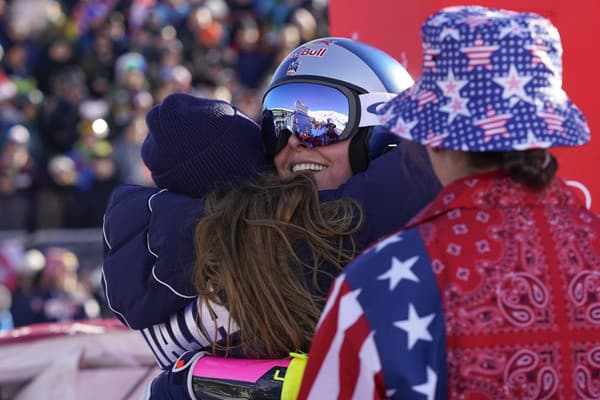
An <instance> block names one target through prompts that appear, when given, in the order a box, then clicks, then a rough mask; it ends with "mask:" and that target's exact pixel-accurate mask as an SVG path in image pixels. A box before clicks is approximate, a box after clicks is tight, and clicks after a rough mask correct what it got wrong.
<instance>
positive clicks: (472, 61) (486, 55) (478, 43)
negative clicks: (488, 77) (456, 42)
mask: <svg viewBox="0 0 600 400" xmlns="http://www.w3.org/2000/svg"><path fill="white" fill-rule="evenodd" d="M498 47H499V46H486V45H485V44H484V43H483V39H482V38H481V36H480V35H477V37H476V38H475V42H474V43H473V46H471V47H462V48H461V49H460V51H461V52H463V53H465V54H466V56H467V57H468V58H469V64H468V65H467V70H468V71H470V70H472V69H473V68H475V67H476V66H478V65H482V66H484V67H485V68H487V69H492V68H493V65H492V62H491V61H490V56H491V55H492V53H493V52H494V51H496V50H497V49H498Z"/></svg>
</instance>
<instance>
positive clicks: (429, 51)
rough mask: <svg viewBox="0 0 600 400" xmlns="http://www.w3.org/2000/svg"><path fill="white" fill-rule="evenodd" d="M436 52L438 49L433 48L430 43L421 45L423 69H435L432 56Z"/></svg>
mask: <svg viewBox="0 0 600 400" xmlns="http://www.w3.org/2000/svg"><path fill="white" fill-rule="evenodd" d="M438 54H440V50H439V49H434V48H433V47H431V44H429V43H425V44H424V45H423V69H425V68H431V69H435V60H434V59H433V57H434V56H437V55H438Z"/></svg>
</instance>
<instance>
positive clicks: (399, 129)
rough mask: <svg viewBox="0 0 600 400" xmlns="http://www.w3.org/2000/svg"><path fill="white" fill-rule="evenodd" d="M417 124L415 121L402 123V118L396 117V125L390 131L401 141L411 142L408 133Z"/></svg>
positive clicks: (410, 136)
mask: <svg viewBox="0 0 600 400" xmlns="http://www.w3.org/2000/svg"><path fill="white" fill-rule="evenodd" d="M418 122H419V121H418V120H416V119H415V120H414V121H410V122H406V121H404V118H402V117H398V120H397V121H396V125H394V126H393V127H392V129H391V131H392V133H394V134H396V135H398V136H400V137H401V138H403V139H407V140H413V138H412V135H411V134H410V131H411V129H412V128H414V127H415V125H417V123H418Z"/></svg>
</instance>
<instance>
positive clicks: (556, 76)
mask: <svg viewBox="0 0 600 400" xmlns="http://www.w3.org/2000/svg"><path fill="white" fill-rule="evenodd" d="M422 37H423V48H424V49H426V50H425V55H424V62H423V72H422V75H421V77H420V78H419V79H418V80H417V81H416V83H415V85H414V86H413V88H411V89H410V90H408V91H406V92H404V93H402V94H400V95H399V96H397V97H396V98H395V99H393V100H392V101H390V102H388V103H387V104H386V105H384V106H383V107H382V108H381V109H380V110H379V112H380V114H381V120H382V123H383V124H384V126H386V127H389V128H390V129H391V130H392V131H394V132H396V133H397V134H398V135H401V136H402V137H404V138H407V139H410V140H413V141H415V142H416V143H419V144H421V145H423V146H426V149H427V152H428V154H429V156H430V159H431V162H432V165H433V168H434V171H435V173H436V175H437V176H438V177H439V179H440V181H441V183H442V185H443V186H444V187H443V189H442V191H441V192H440V193H439V194H438V196H437V197H436V199H435V200H434V201H433V202H432V203H431V204H430V205H428V206H427V207H426V208H425V209H424V210H423V211H422V212H420V213H419V214H418V215H417V216H416V217H415V218H414V219H413V220H412V221H411V222H410V223H409V224H408V225H407V227H406V228H405V229H402V230H400V231H397V232H394V233H391V234H390V235H388V236H386V237H385V238H384V239H383V240H382V241H380V242H377V243H375V244H374V245H373V246H371V247H370V248H369V249H367V250H366V251H365V252H364V253H363V254H362V255H361V256H359V257H357V258H356V259H355V260H354V261H352V262H351V263H350V264H349V265H348V266H346V268H345V269H344V272H343V273H342V275H340V277H339V278H338V279H337V280H336V282H335V283H334V284H333V286H332V290H331V292H330V294H329V299H328V302H327V305H326V306H325V312H324V313H323V316H322V317H321V319H320V321H319V327H318V329H317V331H316V334H315V338H314V341H313V343H312V346H311V349H310V353H309V358H308V364H307V367H306V372H305V374H304V379H303V382H302V388H301V389H300V393H299V398H300V399H325V398H360V399H369V398H373V399H383V398H394V399H421V398H424V397H425V398H428V399H445V398H451V399H464V398H482V399H504V398H506V399H525V398H527V399H549V398H553V399H575V398H576V399H591V398H597V396H598V382H597V376H598V374H599V373H600V363H598V354H599V353H600V318H599V314H598V310H600V297H599V296H598V290H599V285H598V282H599V278H600V240H598V237H599V236H600V218H599V216H598V215H597V214H595V213H593V212H592V211H590V210H588V209H586V207H585V204H584V202H583V199H582V198H580V197H579V196H578V194H577V192H576V191H574V190H573V189H572V188H570V187H569V186H568V185H567V184H566V183H565V181H564V180H563V179H561V178H560V177H558V176H557V175H556V172H557V168H558V163H557V160H556V158H555V157H554V155H553V154H552V153H551V152H550V151H549V150H548V149H549V148H554V147H558V146H579V145H583V144H585V143H587V142H588V141H589V140H590V131H589V127H588V125H587V123H586V120H585V118H584V116H583V114H582V113H581V112H580V110H579V109H578V108H577V107H576V106H575V104H574V103H573V102H571V100H570V99H569V98H568V97H567V95H566V93H565V92H564V91H563V89H562V86H561V85H562V63H561V56H562V45H561V42H560V37H559V34H558V31H557V29H556V28H555V27H554V26H553V25H552V23H551V22H550V21H548V20H547V19H545V18H543V17H541V16H539V15H537V14H534V13H526V12H514V11H508V10H500V9H490V8H484V7H478V6H456V7H447V8H444V9H441V10H440V11H438V12H436V13H434V14H433V15H431V16H430V17H429V18H428V19H427V20H426V21H425V23H424V24H423V27H422ZM425 92H427V93H428V94H429V95H430V96H432V97H433V98H435V99H437V101H434V102H430V103H428V104H427V105H425V106H424V107H421V105H420V103H419V98H420V97H421V96H422V94H423V93H425Z"/></svg>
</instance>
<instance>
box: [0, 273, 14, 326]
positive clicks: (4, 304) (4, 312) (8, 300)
mask: <svg viewBox="0 0 600 400" xmlns="http://www.w3.org/2000/svg"><path fill="white" fill-rule="evenodd" d="M11 304H12V293H11V292H10V290H8V288H7V287H6V286H4V285H3V284H1V283H0V332H2V331H7V330H10V329H12V328H14V323H13V317H12V313H11V312H10V307H11Z"/></svg>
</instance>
